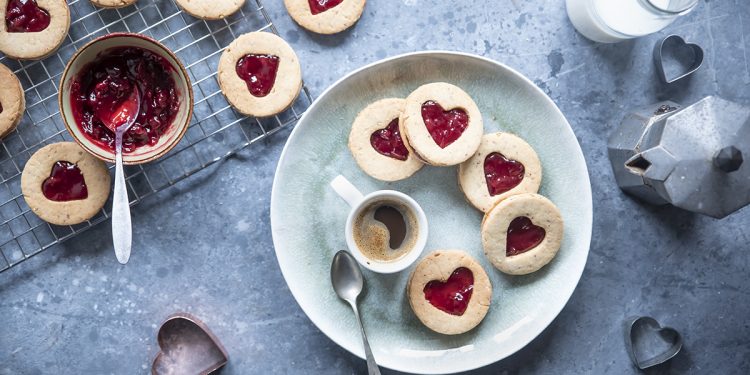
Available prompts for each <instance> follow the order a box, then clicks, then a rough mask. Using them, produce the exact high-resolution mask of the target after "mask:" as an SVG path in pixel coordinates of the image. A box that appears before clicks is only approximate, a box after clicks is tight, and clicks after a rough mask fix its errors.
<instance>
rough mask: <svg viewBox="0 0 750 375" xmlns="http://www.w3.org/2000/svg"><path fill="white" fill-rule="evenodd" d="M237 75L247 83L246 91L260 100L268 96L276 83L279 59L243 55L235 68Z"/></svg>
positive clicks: (267, 56)
mask: <svg viewBox="0 0 750 375" xmlns="http://www.w3.org/2000/svg"><path fill="white" fill-rule="evenodd" d="M235 70H236V71H237V75H238V76H239V77H240V78H242V80H243V81H245V82H247V89H248V90H250V93H251V94H253V96H256V97H259V98H262V97H264V96H266V95H268V93H269V92H271V89H272V88H273V84H274V83H275V82H276V72H277V71H278V70H279V57H278V56H273V55H253V54H250V55H245V56H244V57H242V58H241V59H240V60H239V61H237V66H236V67H235Z"/></svg>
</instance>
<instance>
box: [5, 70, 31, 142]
mask: <svg viewBox="0 0 750 375" xmlns="http://www.w3.org/2000/svg"><path fill="white" fill-rule="evenodd" d="M0 82H2V85H0V139H2V138H3V137H5V136H7V135H8V134H10V132H12V131H13V129H15V128H16V126H18V123H19V122H21V119H22V118H23V111H25V110H26V100H25V98H24V93H23V87H21V82H19V81H18V77H16V75H15V74H13V72H12V71H11V70H10V69H8V67H6V66H5V65H3V64H0Z"/></svg>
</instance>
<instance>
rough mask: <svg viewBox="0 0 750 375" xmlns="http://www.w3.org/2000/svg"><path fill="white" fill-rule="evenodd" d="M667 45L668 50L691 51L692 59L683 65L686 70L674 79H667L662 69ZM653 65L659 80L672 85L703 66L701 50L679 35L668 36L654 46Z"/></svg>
mask: <svg viewBox="0 0 750 375" xmlns="http://www.w3.org/2000/svg"><path fill="white" fill-rule="evenodd" d="M670 43H674V45H670ZM665 45H667V47H668V48H672V49H675V50H676V49H678V48H685V47H686V48H690V50H691V51H692V59H691V61H688V63H689V65H688V64H684V65H685V66H687V69H686V70H685V71H683V72H682V73H680V74H678V75H677V76H676V77H667V72H666V70H665V68H664V46H665ZM654 64H656V73H657V74H658V75H659V79H660V80H661V81H662V82H664V83H672V82H676V81H678V80H680V79H683V78H685V77H687V76H689V75H691V74H693V73H695V71H696V70H698V68H700V67H701V65H702V64H703V48H701V46H699V45H697V44H695V43H688V42H686V41H685V39H683V38H682V37H681V36H679V35H675V34H672V35H668V36H666V37H664V38H662V39H661V40H659V41H658V42H657V43H656V45H655V46H654Z"/></svg>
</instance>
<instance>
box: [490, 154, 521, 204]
mask: <svg viewBox="0 0 750 375" xmlns="http://www.w3.org/2000/svg"><path fill="white" fill-rule="evenodd" d="M524 173H525V168H524V167H523V164H521V163H519V162H517V161H515V160H512V159H508V158H506V157H505V155H503V154H501V153H499V152H493V153H491V154H489V155H487V157H486V158H484V178H485V179H486V180H487V190H488V191H489V193H490V195H491V196H495V195H498V194H502V193H505V192H506V191H508V190H510V189H513V188H514V187H516V186H518V184H520V183H521V180H523V175H524Z"/></svg>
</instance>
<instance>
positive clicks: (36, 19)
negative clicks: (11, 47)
mask: <svg viewBox="0 0 750 375" xmlns="http://www.w3.org/2000/svg"><path fill="white" fill-rule="evenodd" d="M49 19H50V17H49V12H47V11H46V10H44V9H42V8H40V7H39V6H38V5H37V4H36V0H10V1H8V7H7V8H6V9H5V29H6V30H7V31H8V32H9V33H33V32H37V31H42V30H44V29H46V28H47V27H48V26H49Z"/></svg>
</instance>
